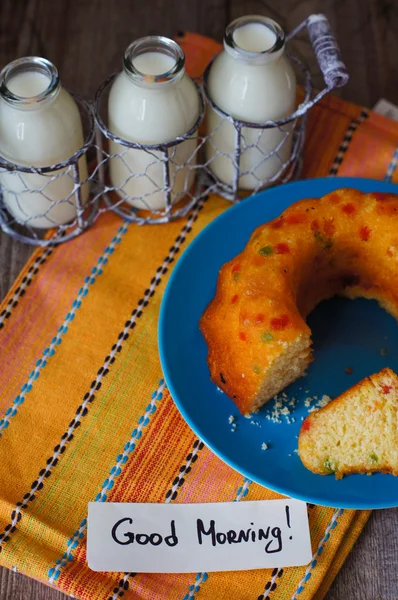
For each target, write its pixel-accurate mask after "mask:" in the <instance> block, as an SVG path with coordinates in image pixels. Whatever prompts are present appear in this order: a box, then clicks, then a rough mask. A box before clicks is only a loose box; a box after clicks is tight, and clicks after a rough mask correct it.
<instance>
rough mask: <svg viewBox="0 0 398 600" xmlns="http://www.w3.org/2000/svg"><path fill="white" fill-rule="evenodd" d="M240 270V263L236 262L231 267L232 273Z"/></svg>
mask: <svg viewBox="0 0 398 600" xmlns="http://www.w3.org/2000/svg"><path fill="white" fill-rule="evenodd" d="M239 270H240V264H239V263H236V264H235V265H234V266H233V267H232V273H237V272H238V271H239Z"/></svg>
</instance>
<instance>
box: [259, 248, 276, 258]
mask: <svg viewBox="0 0 398 600" xmlns="http://www.w3.org/2000/svg"><path fill="white" fill-rule="evenodd" d="M258 253H259V254H261V256H270V254H273V253H274V251H273V249H272V246H264V248H260V250H259V251H258Z"/></svg>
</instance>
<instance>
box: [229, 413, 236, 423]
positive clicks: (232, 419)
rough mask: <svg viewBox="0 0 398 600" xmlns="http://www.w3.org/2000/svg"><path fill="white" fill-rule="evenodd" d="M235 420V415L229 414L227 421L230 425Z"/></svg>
mask: <svg viewBox="0 0 398 600" xmlns="http://www.w3.org/2000/svg"><path fill="white" fill-rule="evenodd" d="M234 421H235V417H234V416H233V415H229V418H228V423H229V424H230V425H231V423H233V422H234Z"/></svg>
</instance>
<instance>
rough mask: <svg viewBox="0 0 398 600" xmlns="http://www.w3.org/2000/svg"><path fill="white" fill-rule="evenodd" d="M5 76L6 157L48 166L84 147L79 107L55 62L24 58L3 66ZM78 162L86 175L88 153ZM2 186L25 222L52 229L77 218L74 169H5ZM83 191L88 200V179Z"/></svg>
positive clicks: (1, 103)
mask: <svg viewBox="0 0 398 600" xmlns="http://www.w3.org/2000/svg"><path fill="white" fill-rule="evenodd" d="M0 79H1V87H0V155H1V156H2V157H3V158H5V159H6V160H8V161H9V162H12V163H16V164H19V165H22V166H35V167H46V166H50V165H52V164H56V163H59V162H62V161H64V160H67V159H68V158H70V157H71V156H72V155H73V154H74V153H75V152H76V151H77V150H78V149H79V148H81V147H82V146H83V143H84V142H83V130H82V123H81V119H80V113H79V110H78V108H77V105H76V103H75V101H74V100H73V98H72V96H71V95H70V94H69V93H68V92H67V91H66V90H64V89H63V88H62V87H61V86H60V84H59V80H58V73H57V71H56V69H55V67H54V66H53V65H52V64H51V63H49V62H48V61H45V60H44V59H40V58H27V59H19V60H17V61H14V63H11V64H10V65H8V67H6V68H5V69H4V70H3V71H2V73H1V75H0ZM79 167H80V177H81V179H83V180H84V179H86V178H87V163H86V158H85V156H83V157H81V158H80V159H79ZM57 175H58V177H57V178H56V179H55V180H54V181H51V178H53V177H55V176H57ZM0 185H1V191H2V194H3V200H4V203H5V205H6V207H7V209H8V211H9V212H10V213H11V214H12V215H13V216H14V217H15V219H16V220H17V221H18V222H20V223H26V224H28V225H29V226H31V227H33V228H38V229H47V228H49V227H54V226H57V225H64V224H66V223H68V222H69V221H72V220H73V219H75V217H76V214H77V208H76V194H75V193H74V187H75V184H74V181H73V179H72V171H71V170H69V171H68V172H67V170H66V169H63V170H59V171H57V172H51V173H48V174H47V175H36V174H30V173H16V172H7V171H5V172H4V171H1V172H0ZM81 192H82V202H83V203H85V202H86V200H87V196H88V192H89V190H88V185H87V184H86V185H84V186H83V187H82V189H81ZM54 202H59V204H53V203H54Z"/></svg>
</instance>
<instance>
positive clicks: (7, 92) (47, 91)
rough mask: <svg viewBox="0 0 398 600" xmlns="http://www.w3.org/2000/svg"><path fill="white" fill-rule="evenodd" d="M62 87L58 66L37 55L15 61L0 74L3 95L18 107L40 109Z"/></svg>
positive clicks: (4, 98)
mask: <svg viewBox="0 0 398 600" xmlns="http://www.w3.org/2000/svg"><path fill="white" fill-rule="evenodd" d="M60 87H61V86H60V81H59V75H58V71H57V69H56V67H55V66H54V65H53V64H52V63H51V62H50V61H48V60H46V59H45V58H41V57H38V56H28V57H25V58H19V59H17V60H14V61H13V62H11V63H9V64H8V65H7V66H6V67H4V69H3V70H2V71H1V73H0V96H1V97H2V98H3V100H5V102H7V104H9V105H10V106H12V107H13V108H16V109H19V110H37V109H38V108H40V107H42V106H44V105H47V104H48V103H49V102H52V101H53V100H54V98H55V97H56V96H57V95H58V93H59V90H60Z"/></svg>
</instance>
